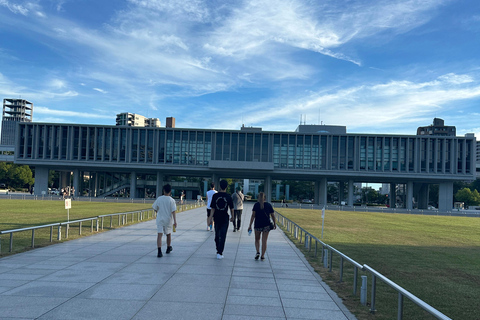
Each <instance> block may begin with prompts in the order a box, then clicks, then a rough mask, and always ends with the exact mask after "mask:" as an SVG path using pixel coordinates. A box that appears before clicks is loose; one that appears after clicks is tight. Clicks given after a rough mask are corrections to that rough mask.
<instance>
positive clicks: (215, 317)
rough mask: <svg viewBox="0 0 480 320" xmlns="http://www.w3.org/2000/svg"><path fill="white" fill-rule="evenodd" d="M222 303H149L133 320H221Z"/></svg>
mask: <svg viewBox="0 0 480 320" xmlns="http://www.w3.org/2000/svg"><path fill="white" fill-rule="evenodd" d="M223 307H224V305H223V303H208V304H207V303H189V304H188V307H186V306H185V303H183V302H163V301H149V302H148V303H146V304H145V306H144V307H143V308H142V309H141V310H140V311H139V312H138V313H137V314H136V315H135V317H134V318H133V320H151V319H162V320H179V319H185V320H186V319H195V320H221V319H222V313H223Z"/></svg>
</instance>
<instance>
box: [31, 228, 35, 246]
mask: <svg viewBox="0 0 480 320" xmlns="http://www.w3.org/2000/svg"><path fill="white" fill-rule="evenodd" d="M32 248H35V229H32Z"/></svg>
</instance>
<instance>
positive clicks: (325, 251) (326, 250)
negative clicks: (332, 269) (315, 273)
mask: <svg viewBox="0 0 480 320" xmlns="http://www.w3.org/2000/svg"><path fill="white" fill-rule="evenodd" d="M323 267H324V268H328V249H323Z"/></svg>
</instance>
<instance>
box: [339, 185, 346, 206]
mask: <svg viewBox="0 0 480 320" xmlns="http://www.w3.org/2000/svg"><path fill="white" fill-rule="evenodd" d="M344 189H345V183H344V182H343V181H340V182H339V183H338V204H340V203H342V201H343V200H344V198H345V192H344Z"/></svg>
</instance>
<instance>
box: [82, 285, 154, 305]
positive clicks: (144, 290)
mask: <svg viewBox="0 0 480 320" xmlns="http://www.w3.org/2000/svg"><path fill="white" fill-rule="evenodd" d="M158 289H160V285H157V284H153V285H152V284H131V283H103V282H102V283H99V284H96V285H94V286H93V287H91V288H90V289H88V290H86V291H84V292H83V293H81V294H80V295H78V298H82V299H105V300H106V299H109V300H126V301H131V300H142V301H146V300H148V299H150V298H151V297H152V296H153V295H154V294H155V293H156V292H157V291H158Z"/></svg>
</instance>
